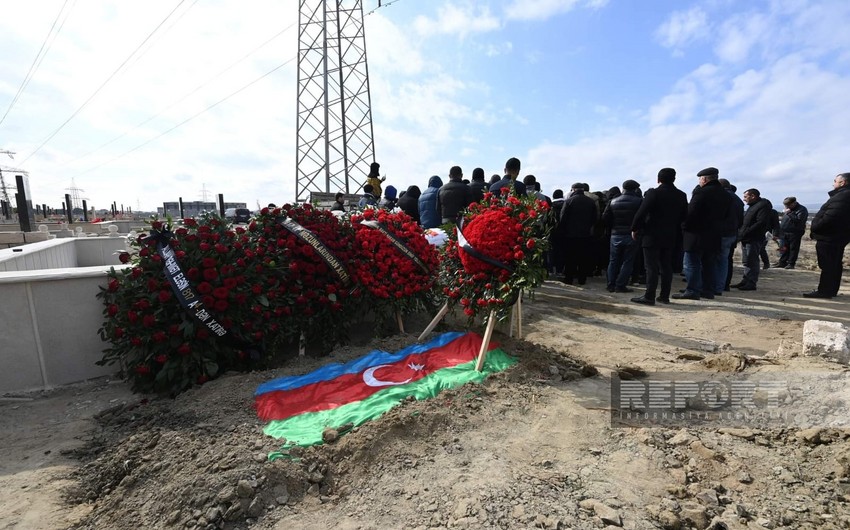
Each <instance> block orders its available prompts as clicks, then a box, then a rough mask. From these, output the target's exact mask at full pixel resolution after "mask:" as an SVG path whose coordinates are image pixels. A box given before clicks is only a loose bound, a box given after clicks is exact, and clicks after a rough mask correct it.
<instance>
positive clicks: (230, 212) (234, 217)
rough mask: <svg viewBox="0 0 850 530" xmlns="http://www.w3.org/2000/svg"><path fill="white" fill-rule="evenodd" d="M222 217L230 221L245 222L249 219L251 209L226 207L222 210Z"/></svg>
mask: <svg viewBox="0 0 850 530" xmlns="http://www.w3.org/2000/svg"><path fill="white" fill-rule="evenodd" d="M224 218H225V219H228V220H230V221H231V222H232V223H247V222H248V221H250V220H251V210H249V209H248V208H228V209H226V210H224Z"/></svg>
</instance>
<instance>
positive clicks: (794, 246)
mask: <svg viewBox="0 0 850 530" xmlns="http://www.w3.org/2000/svg"><path fill="white" fill-rule="evenodd" d="M802 239H803V234H794V233H792V232H785V233H783V234H782V243H783V245H782V249H783V250H782V252H781V253H780V254H779V265H780V266H782V267H784V266H785V265H791V266H792V267H794V266H796V265H797V257H798V256H799V255H800V242H801V241H802Z"/></svg>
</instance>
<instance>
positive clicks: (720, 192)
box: [673, 167, 732, 300]
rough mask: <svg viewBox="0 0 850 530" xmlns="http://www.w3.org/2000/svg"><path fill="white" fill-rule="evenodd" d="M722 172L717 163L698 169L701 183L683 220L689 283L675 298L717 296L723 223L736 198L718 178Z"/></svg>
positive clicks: (691, 298) (683, 244)
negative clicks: (733, 198) (718, 260)
mask: <svg viewBox="0 0 850 530" xmlns="http://www.w3.org/2000/svg"><path fill="white" fill-rule="evenodd" d="M718 175H719V171H718V170H717V168H713V167H707V168H705V169H703V170H702V171H700V172H699V173H697V177H699V187H698V188H696V189H694V192H693V194H692V195H691V201H690V202H689V203H688V213H687V215H686V216H685V222H684V223H682V249H683V250H684V251H685V265H684V272H685V277H686V279H687V281H688V285H687V287H686V288H685V290H684V291H683V292H682V293H676V294H674V295H673V298H677V299H685V300H699V299H700V298H714V283H715V277H716V269H717V256H718V255H719V254H720V240H721V237H722V234H723V223H724V221H725V219H726V218H727V216H728V215H729V208H731V207H732V199H731V198H730V197H729V194H728V193H726V190H724V189H723V187H722V186H720V182H718V181H717V179H718Z"/></svg>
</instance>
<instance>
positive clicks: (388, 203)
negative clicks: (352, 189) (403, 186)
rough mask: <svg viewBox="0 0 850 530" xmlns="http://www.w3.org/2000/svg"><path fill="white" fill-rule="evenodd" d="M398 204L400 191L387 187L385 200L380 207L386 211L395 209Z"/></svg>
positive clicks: (379, 204) (382, 200) (393, 187)
mask: <svg viewBox="0 0 850 530" xmlns="http://www.w3.org/2000/svg"><path fill="white" fill-rule="evenodd" d="M397 202H398V190H396V189H395V186H387V189H386V191H385V192H384V198H383V199H381V202H380V203H378V206H380V207H381V208H383V209H385V210H392V209H393V208H395V206H396V203H397Z"/></svg>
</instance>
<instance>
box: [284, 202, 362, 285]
mask: <svg viewBox="0 0 850 530" xmlns="http://www.w3.org/2000/svg"><path fill="white" fill-rule="evenodd" d="M278 222H279V223H280V226H282V227H284V228H285V229H287V230H289V231H290V232H291V233H292V235H294V236H295V237H297V238H298V239H300V240H301V241H303V242H304V243H307V244H308V245H310V246H311V247H313V250H315V251H316V254H318V255H319V257H320V258H322V261H324V262H325V263H326V264H327V265H328V267H330V269H331V270H332V271H333V272H334V274H336V275H337V276H338V277H339V279H340V280H341V281H342V283H343V285H345V286H348V285H349V284H351V276H350V275H349V274H348V271H347V270H345V266H344V265H343V264H342V262H341V261H340V260H339V258H337V257H336V256H334V254H333V252H331V249H329V248H328V247H327V245H325V244H324V243H322V240H321V239H319V238H318V237H316V234H314V233H313V232H311V231H309V230H307V229H306V228H304V227H303V226H301V225H300V224H298V223H296V222H295V221H293V220H292V219H290V218H288V217H287V218H286V219H283V220H281V221H278Z"/></svg>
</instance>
